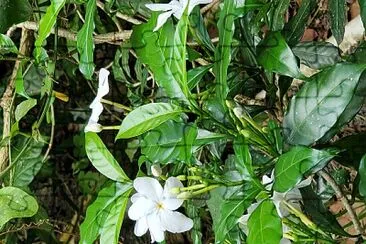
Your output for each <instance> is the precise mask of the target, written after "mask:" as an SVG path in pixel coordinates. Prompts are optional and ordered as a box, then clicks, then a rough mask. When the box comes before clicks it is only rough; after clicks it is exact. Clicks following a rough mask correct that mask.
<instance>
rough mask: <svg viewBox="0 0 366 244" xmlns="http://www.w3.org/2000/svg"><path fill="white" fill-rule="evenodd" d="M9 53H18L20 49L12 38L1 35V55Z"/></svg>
mask: <svg viewBox="0 0 366 244" xmlns="http://www.w3.org/2000/svg"><path fill="white" fill-rule="evenodd" d="M7 53H18V48H17V47H16V46H15V44H14V42H13V41H12V40H11V39H10V37H8V36H6V35H3V34H0V55H4V54H7Z"/></svg>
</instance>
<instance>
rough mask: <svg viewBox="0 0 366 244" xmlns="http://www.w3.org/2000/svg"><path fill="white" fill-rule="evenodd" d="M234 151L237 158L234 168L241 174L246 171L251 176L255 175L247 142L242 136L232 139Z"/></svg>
mask: <svg viewBox="0 0 366 244" xmlns="http://www.w3.org/2000/svg"><path fill="white" fill-rule="evenodd" d="M234 152H235V156H236V157H237V159H238V160H237V161H238V162H237V164H236V169H237V170H238V171H239V172H240V173H241V174H242V175H244V174H245V173H246V172H248V173H249V174H250V176H251V177H255V175H254V169H253V165H252V156H251V155H250V151H249V144H248V142H247V141H246V140H245V138H244V137H239V138H237V139H236V140H235V141H234Z"/></svg>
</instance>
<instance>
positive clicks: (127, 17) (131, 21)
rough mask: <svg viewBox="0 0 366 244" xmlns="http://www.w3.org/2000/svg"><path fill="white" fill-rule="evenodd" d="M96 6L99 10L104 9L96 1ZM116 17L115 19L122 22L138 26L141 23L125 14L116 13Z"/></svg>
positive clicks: (101, 4) (102, 5)
mask: <svg viewBox="0 0 366 244" xmlns="http://www.w3.org/2000/svg"><path fill="white" fill-rule="evenodd" d="M97 6H98V7H99V8H101V9H104V3H102V2H101V1H99V0H97ZM116 16H117V18H120V19H123V20H126V21H127V22H130V23H132V24H135V25H139V24H142V22H141V21H140V20H137V19H135V18H132V17H130V16H128V15H125V14H122V13H120V12H117V13H116Z"/></svg>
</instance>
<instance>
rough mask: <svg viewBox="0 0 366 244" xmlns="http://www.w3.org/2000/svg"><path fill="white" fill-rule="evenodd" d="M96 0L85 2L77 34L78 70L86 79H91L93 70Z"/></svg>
mask: <svg viewBox="0 0 366 244" xmlns="http://www.w3.org/2000/svg"><path fill="white" fill-rule="evenodd" d="M96 8H97V6H96V0H89V1H88V3H87V4H86V15H85V22H84V25H83V27H82V28H81V30H80V31H79V32H78V35H77V49H78V52H79V54H80V62H79V70H80V72H81V73H82V74H83V75H84V77H85V78H86V79H89V80H91V78H92V75H93V72H94V68H95V65H94V58H93V57H94V42H93V31H94V27H95V24H94V16H95V12H96Z"/></svg>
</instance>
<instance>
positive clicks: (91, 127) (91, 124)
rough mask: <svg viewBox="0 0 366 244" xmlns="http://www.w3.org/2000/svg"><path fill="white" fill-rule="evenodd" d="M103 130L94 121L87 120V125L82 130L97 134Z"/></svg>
mask: <svg viewBox="0 0 366 244" xmlns="http://www.w3.org/2000/svg"><path fill="white" fill-rule="evenodd" d="M102 130H103V128H102V126H101V125H100V124H98V123H96V122H94V121H91V120H89V122H88V124H87V125H86V126H85V128H84V132H95V133H99V132H101V131H102Z"/></svg>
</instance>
